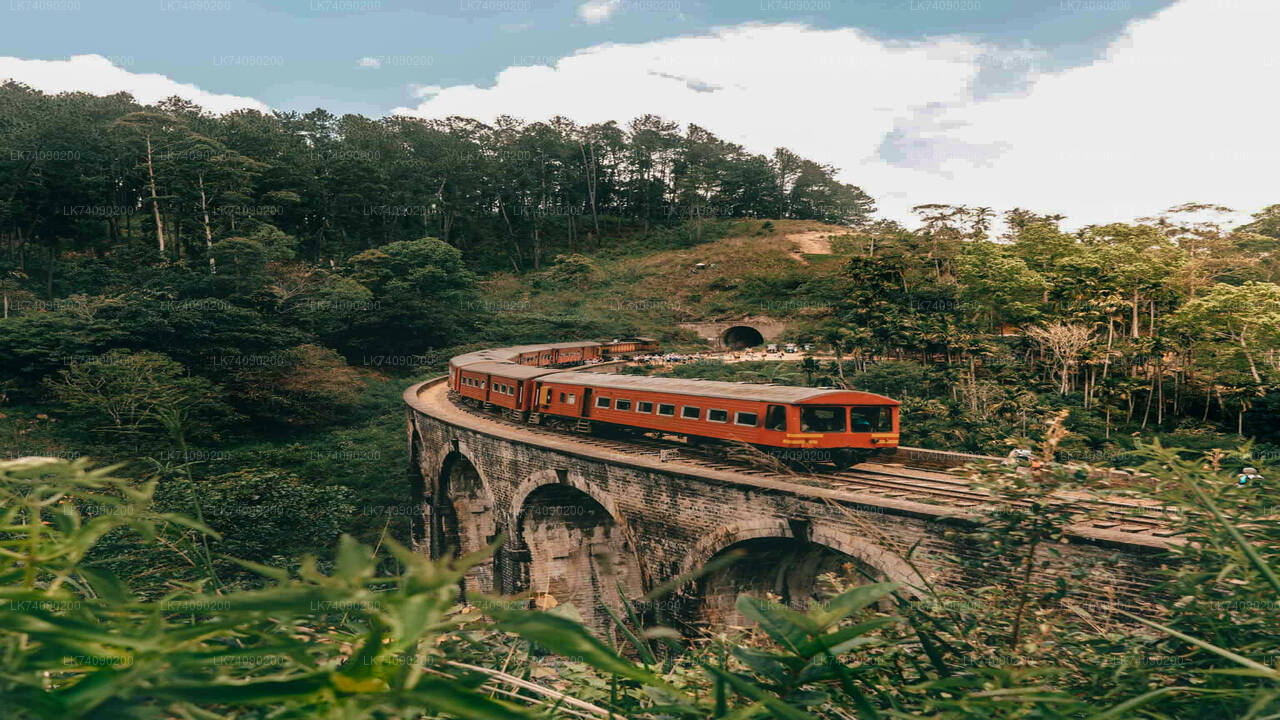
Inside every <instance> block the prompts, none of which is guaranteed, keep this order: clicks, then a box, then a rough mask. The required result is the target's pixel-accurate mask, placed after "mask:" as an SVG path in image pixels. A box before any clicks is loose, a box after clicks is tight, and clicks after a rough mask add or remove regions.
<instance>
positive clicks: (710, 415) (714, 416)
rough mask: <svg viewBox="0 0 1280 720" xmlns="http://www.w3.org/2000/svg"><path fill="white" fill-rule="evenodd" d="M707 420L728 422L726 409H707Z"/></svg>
mask: <svg viewBox="0 0 1280 720" xmlns="http://www.w3.org/2000/svg"><path fill="white" fill-rule="evenodd" d="M707 422H729V411H728V410H708V411H707Z"/></svg>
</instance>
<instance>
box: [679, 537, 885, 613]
mask: <svg viewBox="0 0 1280 720" xmlns="http://www.w3.org/2000/svg"><path fill="white" fill-rule="evenodd" d="M733 551H739V552H741V553H743V559H742V560H739V561H738V562H735V563H731V564H729V565H726V566H724V567H721V568H718V569H716V570H714V571H712V572H710V573H708V574H707V575H706V576H705V577H703V578H702V580H701V582H700V583H699V595H700V596H701V603H700V605H701V608H700V609H701V612H699V613H698V615H700V616H701V617H699V618H698V619H699V620H701V621H703V622H706V623H709V624H711V625H723V624H726V623H727V624H729V625H735V626H739V627H741V626H747V625H750V624H751V621H750V620H748V619H747V618H746V617H745V616H743V615H742V614H741V613H739V612H738V610H737V608H736V607H735V605H736V603H737V601H738V595H740V594H742V593H747V594H748V595H753V596H756V597H765V596H766V594H767V595H770V596H773V598H775V599H776V600H777V601H778V602H779V603H780V604H782V605H785V606H787V607H789V608H791V609H792V610H796V611H798V612H805V611H806V610H808V609H809V607H810V606H811V605H813V604H814V603H818V602H821V601H824V600H825V599H826V598H825V597H824V596H825V594H826V593H824V591H823V588H822V587H821V583H820V581H819V580H818V576H819V575H823V574H825V573H835V574H836V575H837V576H839V577H843V578H846V579H848V580H850V581H852V582H854V583H858V582H861V581H863V580H864V578H862V577H861V575H860V574H859V570H858V568H859V567H861V563H859V562H858V561H857V560H855V559H854V558H852V557H850V556H848V555H845V554H844V553H842V552H839V551H837V550H833V549H832V548H830V547H827V546H826V545H821V544H818V543H812V542H806V541H804V540H797V539H795V538H790V537H764V538H754V539H751V540H744V541H742V542H738V543H734V544H733V545H730V546H729V547H726V548H724V549H723V550H721V551H720V552H719V553H717V554H716V556H715V557H716V558H719V557H723V556H724V554H725V553H728V552H733Z"/></svg>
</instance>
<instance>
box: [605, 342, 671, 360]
mask: <svg viewBox="0 0 1280 720" xmlns="http://www.w3.org/2000/svg"><path fill="white" fill-rule="evenodd" d="M603 349H604V355H605V356H606V357H608V358H615V357H619V356H622V355H634V354H636V353H648V352H656V351H657V350H658V341H657V340H654V339H653V338H645V337H628V338H621V339H618V340H614V341H612V342H608V343H605V344H604V348H603Z"/></svg>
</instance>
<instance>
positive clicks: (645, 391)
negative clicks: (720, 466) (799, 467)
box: [449, 339, 899, 468]
mask: <svg viewBox="0 0 1280 720" xmlns="http://www.w3.org/2000/svg"><path fill="white" fill-rule="evenodd" d="M623 348H625V349H623ZM655 349H656V343H655V342H654V341H652V340H648V339H631V340H627V341H614V342H613V343H605V344H601V343H592V342H579V343H554V344H550V345H524V346H517V347H512V348H500V349H495V350H482V351H480V352H475V353H468V354H466V355H459V356H457V357H455V358H453V359H452V360H450V361H449V387H450V388H451V389H452V390H453V391H454V392H456V393H457V394H458V395H459V396H461V397H463V398H466V399H467V400H469V401H470V402H472V403H473V404H480V405H484V406H489V407H496V408H502V409H504V410H505V411H506V412H507V413H508V414H509V415H512V416H515V417H517V418H519V419H521V420H523V421H525V422H529V423H534V424H543V423H549V424H566V423H571V424H572V426H573V427H575V428H577V429H580V430H590V429H592V428H594V427H595V426H608V427H617V428H628V429H633V430H639V431H659V432H664V433H669V434H674V435H681V436H684V437H685V438H687V439H688V440H689V441H691V442H700V441H704V440H710V441H721V442H731V441H739V442H744V443H749V444H751V445H755V446H757V447H760V448H763V449H766V450H770V451H774V452H777V451H787V452H785V455H790V456H791V457H798V458H805V459H814V460H816V459H823V460H829V461H830V462H831V463H832V464H834V465H835V466H836V467H839V468H844V467H848V466H849V465H852V464H854V463H857V462H861V461H863V460H865V459H867V458H869V457H871V456H872V455H874V454H880V453H884V452H886V451H891V450H892V449H894V448H896V447H897V446H898V405H899V403H898V401H897V400H893V399H891V398H887V397H884V396H883V395H875V394H873V393H865V392H857V391H851V390H837V389H830V388H804V387H792V386H784V385H759V384H751V383H735V382H717V381H711V380H685V379H675V378H661V377H644V376H635V375H608V374H603V373H590V372H566V371H564V370H563V368H565V367H570V366H574V365H579V364H582V363H589V362H594V361H598V360H601V359H611V358H615V357H619V356H621V355H625V354H628V353H635V352H650V351H653V350H655Z"/></svg>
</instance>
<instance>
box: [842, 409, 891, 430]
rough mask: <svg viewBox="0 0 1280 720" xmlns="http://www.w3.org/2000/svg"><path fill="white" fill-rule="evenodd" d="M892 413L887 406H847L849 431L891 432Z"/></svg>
mask: <svg viewBox="0 0 1280 720" xmlns="http://www.w3.org/2000/svg"><path fill="white" fill-rule="evenodd" d="M892 430H893V414H892V413H891V412H890V411H889V408H887V407H883V406H881V407H875V406H871V407H852V408H849V432H891V431H892Z"/></svg>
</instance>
